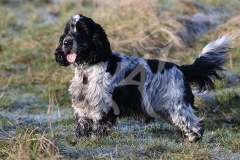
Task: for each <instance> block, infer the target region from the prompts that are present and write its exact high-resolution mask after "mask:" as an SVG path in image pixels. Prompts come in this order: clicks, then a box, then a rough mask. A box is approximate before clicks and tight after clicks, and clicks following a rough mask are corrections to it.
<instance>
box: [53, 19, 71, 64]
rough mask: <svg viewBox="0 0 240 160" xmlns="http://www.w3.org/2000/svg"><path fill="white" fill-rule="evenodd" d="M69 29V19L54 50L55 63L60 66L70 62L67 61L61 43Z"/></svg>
mask: <svg viewBox="0 0 240 160" xmlns="http://www.w3.org/2000/svg"><path fill="white" fill-rule="evenodd" d="M69 31H70V20H69V21H68V22H67V24H66V26H65V29H64V33H63V35H62V36H61V37H60V38H59V44H58V47H57V48H56V50H55V53H54V54H55V60H56V62H57V63H59V64H60V65H61V66H69V65H70V63H69V62H68V61H67V58H66V55H65V54H64V52H63V49H62V45H63V40H64V38H65V37H66V35H67V34H68V32H69Z"/></svg>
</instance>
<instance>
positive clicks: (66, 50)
mask: <svg viewBox="0 0 240 160" xmlns="http://www.w3.org/2000/svg"><path fill="white" fill-rule="evenodd" d="M111 56H112V51H111V48H110V43H109V41H108V38H107V35H106V33H105V31H104V29H103V28H102V27H101V26H100V25H99V24H97V23H95V22H94V21H93V20H92V19H91V18H88V17H85V16H83V15H75V16H73V17H72V18H71V19H70V20H69V21H68V22H67V24H66V26H65V29H64V33H63V35H62V36H61V37H60V39H59V46H58V47H57V49H56V51H55V59H56V62H58V63H59V64H60V65H62V66H68V65H70V64H71V63H77V64H80V65H93V64H96V63H99V62H105V61H107V60H109V59H110V58H111Z"/></svg>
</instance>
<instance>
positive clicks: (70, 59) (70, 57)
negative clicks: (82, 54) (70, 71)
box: [67, 53, 77, 63]
mask: <svg viewBox="0 0 240 160" xmlns="http://www.w3.org/2000/svg"><path fill="white" fill-rule="evenodd" d="M76 58H77V54H76V53H71V54H68V55H67V60H68V62H70V63H73V62H75V60H76Z"/></svg>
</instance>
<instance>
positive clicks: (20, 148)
mask: <svg viewBox="0 0 240 160" xmlns="http://www.w3.org/2000/svg"><path fill="white" fill-rule="evenodd" d="M46 137H47V136H46V134H45V133H39V134H37V133H36V131H35V130H30V129H26V130H25V131H23V132H22V133H18V134H16V135H15V136H13V137H11V138H10V139H8V140H6V139H5V140H1V143H0V146H1V149H0V157H5V159H16V160H30V159H58V158H60V157H61V156H60V155H59V154H58V148H57V147H56V146H55V145H54V142H53V141H52V140H50V139H49V138H46Z"/></svg>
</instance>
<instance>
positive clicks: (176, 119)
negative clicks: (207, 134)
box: [157, 104, 204, 142]
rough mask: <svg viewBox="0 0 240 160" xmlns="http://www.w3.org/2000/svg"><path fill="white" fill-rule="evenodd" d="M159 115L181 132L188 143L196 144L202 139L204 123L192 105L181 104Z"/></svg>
mask: <svg viewBox="0 0 240 160" xmlns="http://www.w3.org/2000/svg"><path fill="white" fill-rule="evenodd" d="M157 113H158V115H160V116H161V117H162V118H163V119H164V120H166V121H167V122H168V123H170V124H171V125H173V126H174V127H175V128H176V129H177V130H179V131H180V132H181V134H182V135H183V137H184V138H185V139H186V140H187V141H189V142H196V141H199V140H201V139H202V136H203V132H204V123H203V121H202V119H200V118H198V117H197V116H196V115H195V114H194V110H193V108H192V106H191V105H190V104H179V105H176V106H172V107H170V108H169V109H168V110H165V111H160V112H157Z"/></svg>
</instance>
